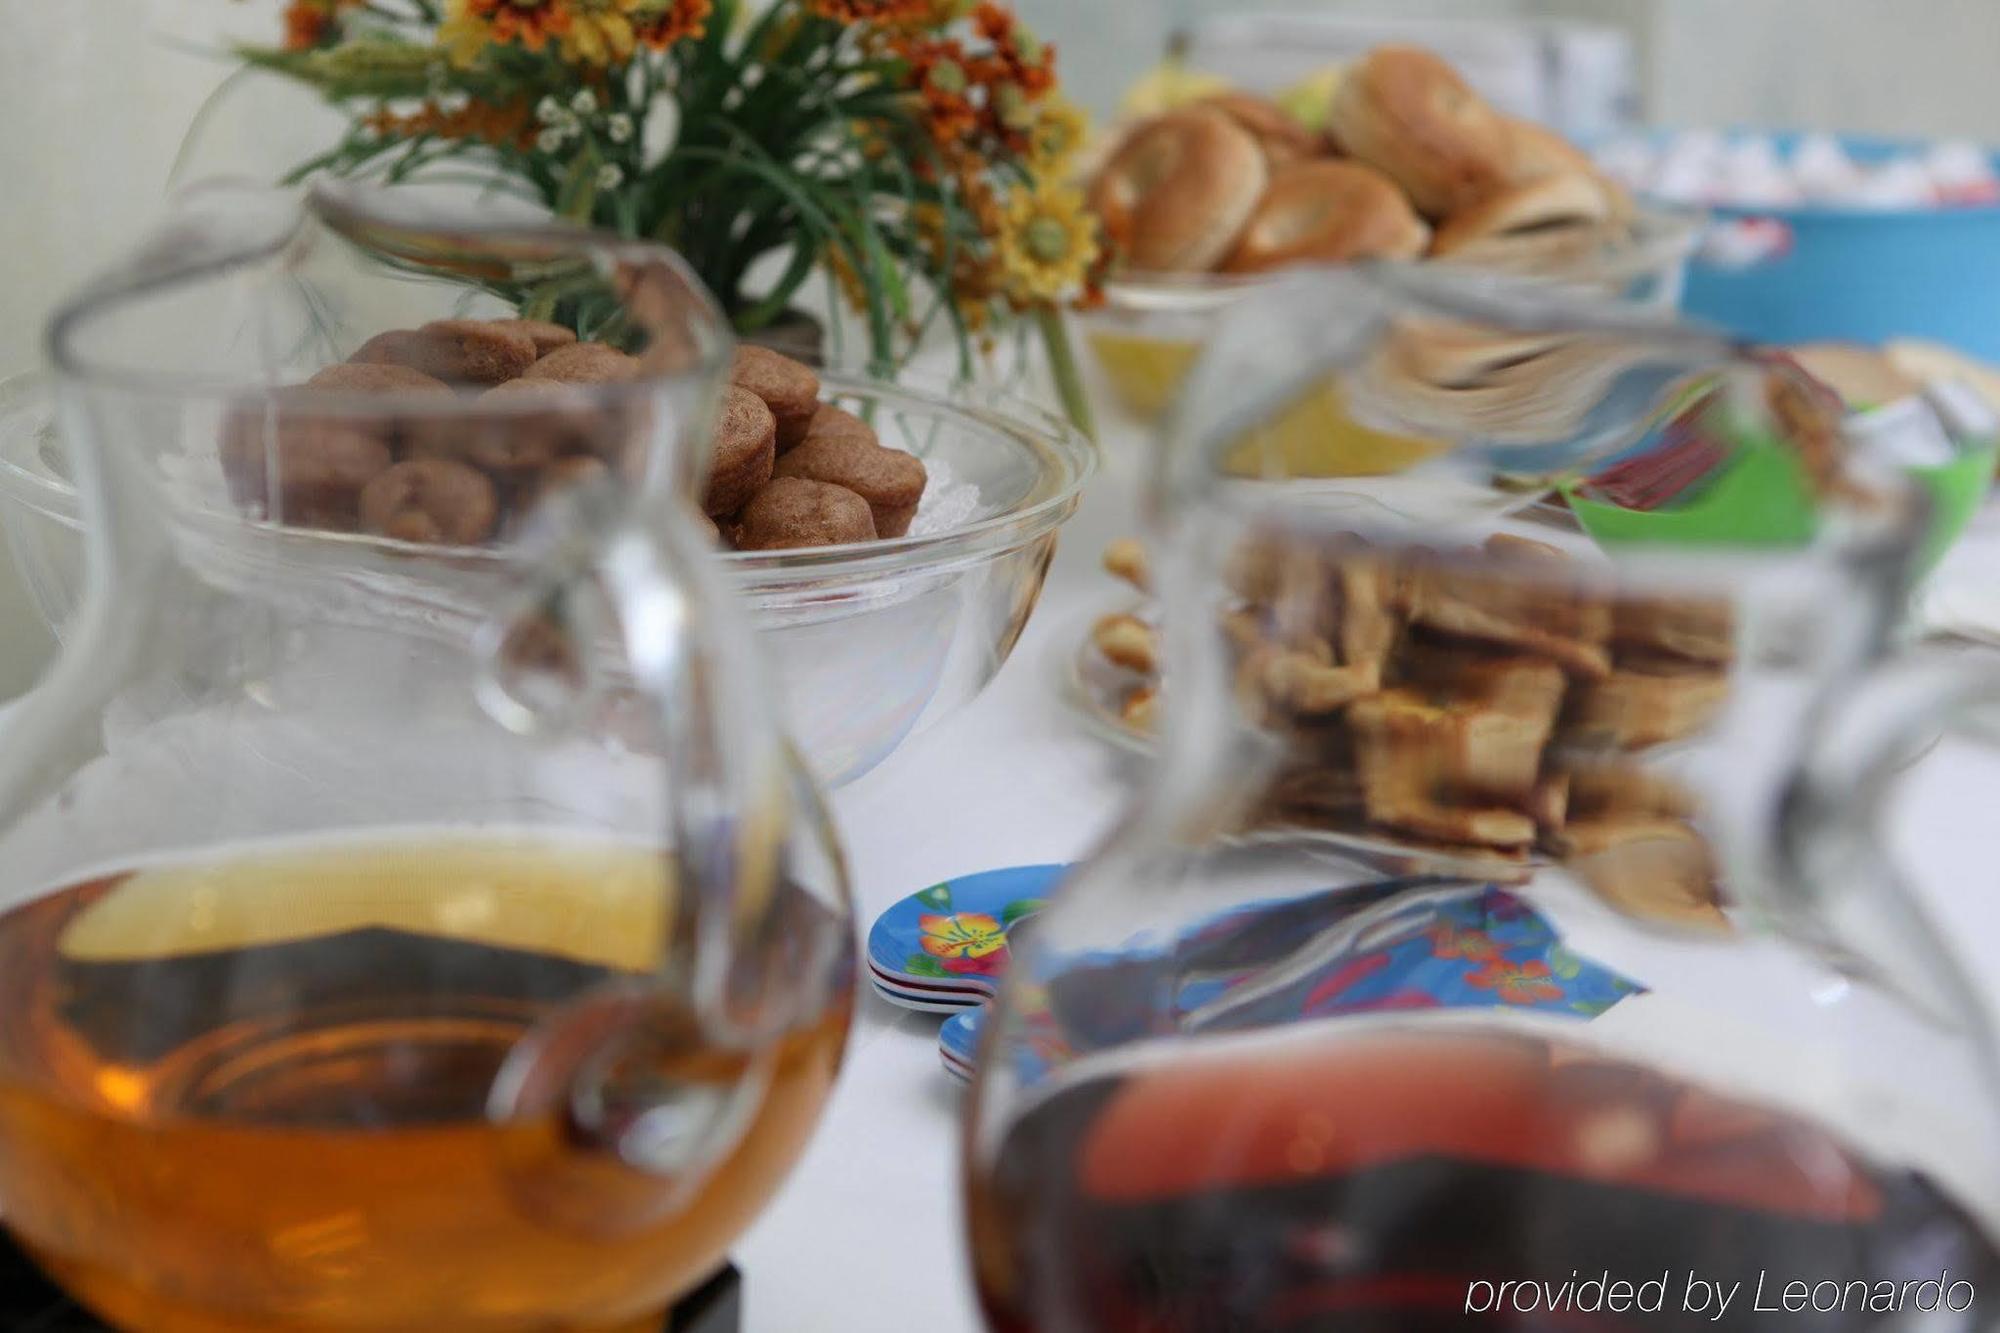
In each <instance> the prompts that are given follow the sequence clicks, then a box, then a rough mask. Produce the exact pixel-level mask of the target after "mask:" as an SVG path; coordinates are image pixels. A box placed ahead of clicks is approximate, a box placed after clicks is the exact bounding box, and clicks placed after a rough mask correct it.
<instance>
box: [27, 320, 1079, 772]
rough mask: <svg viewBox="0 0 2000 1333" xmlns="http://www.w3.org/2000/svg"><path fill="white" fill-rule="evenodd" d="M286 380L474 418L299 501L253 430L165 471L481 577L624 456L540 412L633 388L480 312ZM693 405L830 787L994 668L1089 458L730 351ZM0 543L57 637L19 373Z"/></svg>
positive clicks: (62, 471) (619, 366) (864, 380)
mask: <svg viewBox="0 0 2000 1333" xmlns="http://www.w3.org/2000/svg"><path fill="white" fill-rule="evenodd" d="M482 316H483V317H482ZM307 369H310V374H305V375H304V378H306V379H310V380H317V384H316V385H315V387H316V388H318V389H321V390H325V389H327V388H328V387H329V386H331V388H333V389H337V390H339V391H341V392H343V393H357V394H358V393H369V392H373V391H377V390H378V389H379V390H380V391H384V392H393V393H397V394H401V395H408V394H410V393H412V392H413V391H417V390H419V389H420V388H423V387H427V386H425V385H424V384H423V381H424V380H429V381H431V382H433V384H435V386H436V387H434V388H432V389H431V391H432V392H439V393H441V392H444V391H447V390H448V391H450V392H454V393H456V394H458V395H459V396H460V397H461V398H463V397H465V396H466V395H469V394H476V395H478V396H479V399H480V400H481V401H482V402H490V403H492V404H493V407H494V410H493V411H491V412H490V413H487V414H484V415H482V416H481V418H480V419H481V420H482V421H483V422H484V423H485V424H484V425H483V426H482V428H481V430H480V431H478V432H475V433H474V434H472V435H465V434H464V433H463V432H460V435H459V437H458V438H453V439H445V438H439V439H431V438H428V437H427V436H426V433H425V432H424V431H423V430H422V429H420V427H421V424H422V423H421V421H418V422H413V423H410V425H411V429H409V430H405V431H402V432H400V433H399V434H398V436H397V438H396V439H395V440H394V441H393V442H392V443H391V444H390V445H389V447H388V448H387V449H374V448H368V449H356V450H348V451H346V453H352V454H353V456H352V457H348V456H346V453H341V452H340V451H338V450H333V451H330V452H329V454H328V457H327V460H326V461H327V464H328V466H327V467H326V468H325V469H323V470H322V472H320V473H315V472H314V471H313V470H310V469H304V468H300V467H297V466H290V465H289V464H290V463H292V462H295V460H291V459H289V458H288V459H287V462H288V467H287V469H286V472H285V474H284V475H285V476H286V477H287V478H299V479H302V480H307V481H310V482H311V485H310V493H307V489H306V488H301V489H299V490H296V491H293V490H289V489H288V490H287V491H286V492H285V493H283V494H266V486H265V485H264V484H262V483H263V482H264V481H265V480H267V479H264V478H260V476H259V475H257V469H256V466H255V464H256V461H257V458H258V457H259V449H258V447H255V440H256V438H257V430H258V427H259V426H260V425H261V424H262V421H263V414H255V413H253V414H248V415H246V417H245V418H244V419H243V420H242V422H241V423H239V424H240V425H241V426H242V428H241V429H231V428H228V427H225V428H224V429H223V430H222V431H221V432H220V433H219V435H218V438H217V440H216V442H215V443H214V445H212V446H209V447H208V450H207V452H208V457H207V458H206V459H200V458H193V457H191V458H190V459H189V460H188V464H189V467H190V470H191V471H195V470H200V469H202V468H203V465H204V464H206V467H207V468H209V469H213V468H215V467H217V466H219V467H220V468H221V471H222V474H223V476H224V478H225V479H226V481H227V483H228V489H229V493H230V495H231V496H232V497H233V498H234V499H235V501H236V502H237V503H238V504H239V505H242V506H250V507H254V508H257V509H258V510H259V511H260V512H263V513H264V516H265V518H266V519H267V520H269V521H274V522H279V523H282V524H283V525H284V526H285V527H287V528H292V529H298V530H301V531H300V532H299V533H298V534H297V535H299V536H301V537H303V538H308V539H309V538H311V537H312V536H315V535H320V534H323V535H324V538H325V541H326V543H327V544H328V545H329V547H337V546H338V544H340V543H342V542H344V541H348V542H351V541H352V539H353V535H354V534H355V533H357V532H359V533H369V534H374V535H376V536H387V537H392V538H395V539H398V540H400V541H402V542H405V543H409V544H410V545H412V546H415V547H419V548H428V549H430V550H431V551H433V552H434V553H438V554H443V553H445V552H448V553H449V558H450V559H451V560H453V561H456V562H460V563H463V564H468V565H475V564H478V563H480V562H482V561H486V560H492V561H494V562H496V564H497V562H498V561H500V560H501V559H502V552H501V550H500V547H501V545H502V544H503V543H504V542H506V541H508V540H510V539H512V538H513V537H515V536H516V535H517V534H519V533H520V532H521V531H522V530H523V529H524V528H525V526H526V525H527V524H528V523H529V522H531V521H532V518H533V514H534V511H535V510H536V509H537V508H538V507H539V506H540V505H541V504H542V503H544V502H545V501H546V500H547V499H548V498H549V497H550V496H552V495H553V494H555V493H556V492H558V491H559V490H561V489H562V488H563V487H565V486H567V485H571V484H575V483H577V482H579V481H582V480H586V479H588V478H591V477H597V476H602V475H603V473H604V471H605V470H606V469H607V468H609V469H611V470H613V471H619V472H629V471H631V470H632V469H634V468H637V467H642V466H643V464H642V463H641V462H640V461H639V460H637V459H635V458H632V457H629V456H627V457H622V458H621V457H618V456H615V451H613V454H612V455H610V456H608V455H607V451H606V450H605V449H604V448H602V447H598V446H600V445H601V444H602V442H603V441H604V440H606V439H608V438H613V437H617V438H625V437H626V436H628V435H630V434H631V432H624V433H621V432H619V431H618V430H616V429H614V428H613V427H612V426H607V424H606V423H604V422H602V421H597V420H594V419H593V420H583V419H581V418H579V417H576V416H575V415H574V413H573V412H572V410H571V407H570V406H568V405H566V398H565V394H566V393H568V394H569V396H570V397H575V396H576V391H577V389H578V386H588V385H591V384H597V383H603V382H606V381H607V380H610V381H615V380H617V379H619V378H621V377H624V376H627V375H630V374H634V373H636V368H635V365H634V363H633V362H632V359H631V358H630V357H627V356H625V355H624V354H623V353H622V352H618V351H616V350H614V349H613V348H611V347H608V346H605V345H601V344H596V343H593V342H591V341H589V340H583V341H579V340H577V339H576V337H575V335H574V334H573V333H572V332H570V331H568V330H565V329H560V328H556V327H554V326H544V325H540V324H524V323H522V322H520V321H516V320H512V319H510V318H508V316H507V314H506V313H505V312H504V311H501V310H497V309H496V310H492V311H486V310H484V308H483V307H477V308H476V310H475V313H474V314H473V315H472V316H470V317H468V316H467V315H466V314H465V313H464V312H463V311H459V312H456V313H455V314H454V316H453V317H452V318H450V319H446V320H438V321H429V322H421V323H415V324H413V325H412V326H411V327H408V328H395V329H389V330H384V331H381V332H378V333H376V334H374V335H372V336H370V337H368V338H366V339H363V340H361V341H360V342H359V344H358V346H356V347H355V349H354V350H353V351H352V352H351V353H350V354H349V356H348V357H347V359H345V360H342V361H335V362H330V363H329V364H327V365H325V366H320V367H318V368H304V367H302V368H301V370H302V371H304V370H307ZM278 392H279V393H280V394H282V392H283V391H282V390H280V391H278ZM441 401H442V400H441ZM502 409H504V410H502ZM280 411H282V409H280ZM716 415H717V425H716V428H715V438H714V441H713V444H712V452H711V460H710V465H709V468H708V475H707V480H706V484H705V491H704V494H703V496H702V500H703V503H702V505H701V509H702V510H703V513H704V517H705V518H706V520H707V524H708V526H709V528H710V529H712V531H713V534H714V538H715V541H716V544H717V548H718V549H717V555H716V559H717V561H718V563H719V564H720V565H721V566H722V567H723V569H724V571H725V574H726V576H727V577H728V578H730V579H731V580H732V581H733V583H734V584H735V586H736V587H737V588H738V590H739V591H740V593H741V595H742V596H743V597H744V598H745V600H746V601H747V603H748V605H749V608H750V612H751V616H752V619H753V623H754V624H755V626H756V627H757V629H758V631H759V633H760V639H761V643H762V646H763V648H764V651H765V654H766V659H767V662H768V663H769V664H770V666H771V668H772V669H773V671H774V674H775V675H776V676H777V677H778V679H779V682H780V684H781V687H782V688H781V695H782V697H783V699H784V702H785V704H786V706H787V708H788V711H789V714H790V721H791V725H792V733H791V734H792V736H793V739H794V740H795V741H796V742H797V744H798V746H799V748H800V750H801V752H802V753H803V755H804V757H805V759H806V761H807V762H808V764H809V765H810V766H811V767H812V769H813V770H814V772H815V774H816V776H818V777H819V778H820V779H821V780H822V781H824V782H826V783H828V784H830V785H837V784H840V783H844V782H848V781H852V780H853V779H855V778H857V777H859V776H860V775H861V774H863V773H865V772H867V771H868V770H869V769H871V768H873V767H874V766H875V765H877V764H879V763H880V762H881V761H882V760H883V759H885V758H887V757H888V756H889V754H891V753H892V752H893V751H894V750H895V749H896V747H897V746H898V745H900V744H901V743H902V742H903V741H904V740H906V739H907V738H908V737H909V736H910V735H912V734H913V733H915V732H916V731H917V730H918V729H920V728H921V727H924V726H927V725H929V724H931V723H933V722H935V721H936V720H938V719H939V718H941V717H943V716H945V715H946V714H948V713H949V712H951V711H953V710H954V709H956V708H957V707H958V706H959V705H961V704H963V703H965V702H966V701H967V700H969V699H970V698H971V697H972V696H973V695H974V694H976V693H977V692H978V691H979V690H980V689H981V688H982V687H983V686H984V685H985V684H986V682H987V681H988V680H990V679H991V678H992V676H993V674H994V672H995V671H997V670H998V669H999V667H1000V665H1001V663H1003V662H1004V661H1005V660H1006V658H1007V656H1008V654H1009V653H1010V652H1011V651H1012V648H1013V646H1014V642H1015V640H1016V639H1017V638H1018V637H1019V634H1020V631H1021V629H1022V627H1023V626H1024V624H1025V623H1026V620H1027V616H1028V614H1029V612H1030V611H1031V610H1032V609H1033V607H1034V605H1035V602H1036V600H1037V598H1038V597H1039V595H1040V592H1041V586H1042V580H1043V576H1044V574H1045V573H1046V571H1047V568H1048V562H1049V559H1050V557H1051V555H1052V553H1053V549H1054V543H1055V538H1056V532H1057V530H1058V528H1059V527H1060V526H1061V524H1062V523H1063V521H1064V520H1065V519H1067V518H1068V517H1069V515H1070V513H1071V512H1072V511H1073V510H1074V508H1075V506H1076V502H1077V499H1078V497H1079V495H1080V493H1081V491H1082V488H1083V485H1084V482H1085V481H1086V480H1087V479H1088V477H1089V476H1090V474H1091V473H1092V471H1093V470H1094V468H1095V464H1096V454H1095V451H1094V450H1093V449H1092V448H1091V446H1090V445H1089V444H1088V443H1087V442H1085V441H1084V440H1082V439H1081V438H1080V437H1079V436H1078V435H1077V434H1076V433H1075V432H1074V431H1072V430H1071V429H1070V428H1068V427H1067V426H1066V425H1065V424H1064V423H1062V422H1061V421H1060V420H1059V419H1057V418H1055V417H1053V416H1050V415H1049V414H1046V413H1043V412H1041V411H1039V410H1038V409H1036V408H1034V407H1032V406H1030V405H1027V404H1024V403H1021V402H1019V401H1015V400H1011V399H1008V398H1007V397H1005V396H1003V395H1000V394H997V393H988V392H984V391H981V390H979V389H976V388H967V387H960V386H954V385H952V384H949V383H947V382H945V381H943V380H929V379H924V378H922V377H920V376H917V375H913V374H912V375H902V376H897V377H894V378H891V379H878V378H871V377H869V376H866V375H861V374H849V373H843V372H840V371H818V372H815V371H812V370H809V369H807V368H806V367H804V366H802V365H799V364H798V363H795V362H791V361H788V360H786V359H785V358H782V357H778V356H776V355H775V354H772V353H768V352H765V351H763V350H762V349H757V348H747V347H746V348H743V349H740V350H739V353H738V360H737V366H736V370H735V373H734V374H733V376H732V384H731V386H730V387H729V388H728V389H726V390H725V391H724V401H723V403H722V404H721V407H720V410H719V411H718V412H717V414H716ZM614 424H615V423H614ZM641 433H643V432H641ZM404 436H407V437H408V438H403V437H404ZM267 443H268V442H267ZM287 447H289V446H287ZM336 454H338V455H339V456H336ZM288 486H289V482H288ZM0 531H4V533H5V536H6V540H7V545H8V548H9V550H10V552H11V554H12V556H13V558H14V560H15V563H16V565H17V567H18V568H19V570H20V571H21V577H22V579H23V581H24V582H25V583H26V585H27V587H28V590H29V592H30V595H31V597H32V600H33V602H34V604H35V606H36V609H37V610H38V611H39V612H40V614H41V615H42V616H43V618H44V619H46V620H47V622H48V623H49V625H50V626H51V627H52V628H53V629H54V630H55V632H56V633H57V634H58V636H60V635H61V634H62V633H63V630H64V626H65V625H66V624H67V623H68V621H69V619H70V617H71V615H72V614H73V613H74V611H75V610H76V608H77V606H78V605H79V603H80V602H81V599H82V591H83V588H82V570H83V557H82V552H83V544H84V532H83V519H82V516H81V514H80V512H79V509H78V498H77V493H76V489H75V486H74V484H73V481H72V479H71V475H70V470H69V462H68V457H67V454H66V452H65V450H64V447H63V443H62V439H61V435H60V433H59V431H58V429H57V423H56V419H55V412H54V405H53V403H52V401H51V399H50V395H49V392H48V388H47V385H46V384H45V382H44V381H43V380H42V379H41V377H39V376H32V375H31V376H23V377H18V378H15V379H12V380H8V381H5V382H0Z"/></svg>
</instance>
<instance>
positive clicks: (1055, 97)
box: [1028, 93, 1090, 180]
mask: <svg viewBox="0 0 2000 1333" xmlns="http://www.w3.org/2000/svg"><path fill="white" fill-rule="evenodd" d="M1089 135H1090V115H1089V113H1088V112H1086V111H1085V110H1084V109H1083V108H1082V107H1080V106H1078V105H1077V104H1076V103H1074V102H1072V101H1070V100H1069V99H1068V98H1067V97H1064V96H1063V95H1062V94H1061V93H1051V94H1049V95H1048V96H1047V97H1045V98H1043V99H1042V103H1041V106H1040V107H1038V108H1037V115H1036V117H1035V123H1034V125H1033V126H1031V127H1030V128H1029V130H1028V169H1029V170H1030V171H1031V172H1033V173H1034V174H1035V175H1036V176H1038V177H1041V178H1042V179H1045V180H1064V179H1067V178H1068V176H1069V173H1070V168H1071V167H1072V166H1074V165H1075V163H1076V159H1077V155H1078V154H1079V153H1081V152H1082V151H1083V144H1084V140H1085V139H1086V138H1088V137H1089Z"/></svg>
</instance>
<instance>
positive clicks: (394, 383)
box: [306, 361, 451, 397]
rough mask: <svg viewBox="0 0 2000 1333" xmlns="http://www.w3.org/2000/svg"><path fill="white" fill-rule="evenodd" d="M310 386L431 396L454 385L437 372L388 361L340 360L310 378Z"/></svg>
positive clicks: (354, 391) (358, 391)
mask: <svg viewBox="0 0 2000 1333" xmlns="http://www.w3.org/2000/svg"><path fill="white" fill-rule="evenodd" d="M306 387H307V388H309V389H325V390H328V391H329V392H336V393H414V394H425V395H429V396H431V397H437V396H439V395H442V394H448V393H450V392H451V386H450V385H449V384H446V383H445V382H444V381H443V380H441V379H439V378H437V376H435V375H426V374H425V373H424V372H423V371H421V370H417V369H415V368H414V367H411V366H404V365H396V364H393V363H387V362H353V361H345V362H340V363H338V364H336V365H331V366H328V367H327V368H326V369H324V370H322V371H320V372H319V373H318V374H317V375H314V376H313V377H312V378H311V379H309V380H307V381H306Z"/></svg>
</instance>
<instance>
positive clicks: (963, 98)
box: [900, 39, 979, 147]
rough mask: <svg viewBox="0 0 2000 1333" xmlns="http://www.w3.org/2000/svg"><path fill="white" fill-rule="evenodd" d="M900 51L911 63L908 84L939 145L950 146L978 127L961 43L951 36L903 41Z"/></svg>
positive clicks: (976, 111) (933, 137) (970, 82)
mask: <svg viewBox="0 0 2000 1333" xmlns="http://www.w3.org/2000/svg"><path fill="white" fill-rule="evenodd" d="M900 54H901V55H902V57H903V58H904V59H905V60H907V61H908V62H909V63H910V86H911V87H913V88H915V89H916V90H917V95H918V96H919V97H921V98H922V99H923V103H924V115H925V121H926V123H927V125H928V126H929V129H930V134H931V138H932V139H933V140H934V141H936V143H937V144H938V146H939V147H950V146H951V145H953V144H955V143H958V142H959V141H960V140H962V139H964V138H965V137H966V136H967V135H969V134H971V133H972V131H973V130H975V129H977V128H978V126H979V108H978V107H977V106H975V105H973V102H972V97H971V93H972V89H973V84H972V78H971V75H970V74H969V73H968V71H967V68H966V66H967V60H966V54H965V48H964V47H962V46H960V45H959V44H958V43H957V42H955V41H951V40H950V39H945V40H941V41H926V42H914V41H913V42H908V43H905V44H903V48H902V50H901V52H900Z"/></svg>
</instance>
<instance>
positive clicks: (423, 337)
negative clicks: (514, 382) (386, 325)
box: [348, 319, 535, 384]
mask: <svg viewBox="0 0 2000 1333" xmlns="http://www.w3.org/2000/svg"><path fill="white" fill-rule="evenodd" d="M348 360H350V361H355V362H360V363H362V364H368V363H377V364H386V365H396V366H408V367H410V368H411V369H413V370H421V371H422V372H424V374H426V375H431V376H434V377H436V378H437V379H441V380H444V381H446V382H447V383H461V384H498V383H499V382H500V381H502V380H510V379H513V378H514V377H515V376H516V375H519V374H520V373H521V372H522V371H524V370H526V369H527V368H528V367H529V366H531V365H533V364H534V363H535V344H534V340H533V339H531V338H529V337H528V335H527V334H525V333H518V332H515V331H514V330H512V329H503V328H500V327H498V326H497V325H494V324H488V323H486V322H485V321H483V320H477V319H440V320H433V321H432V322H431V323H429V324H426V325H424V326H423V327H422V328H420V329H392V330H390V331H389V332H387V333H378V334H376V335H375V336H374V337H373V338H370V339H369V340H368V341H367V342H365V343H363V344H361V346H360V348H359V349H357V350H356V351H355V353H354V355H353V356H351V357H349V358H348Z"/></svg>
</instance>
